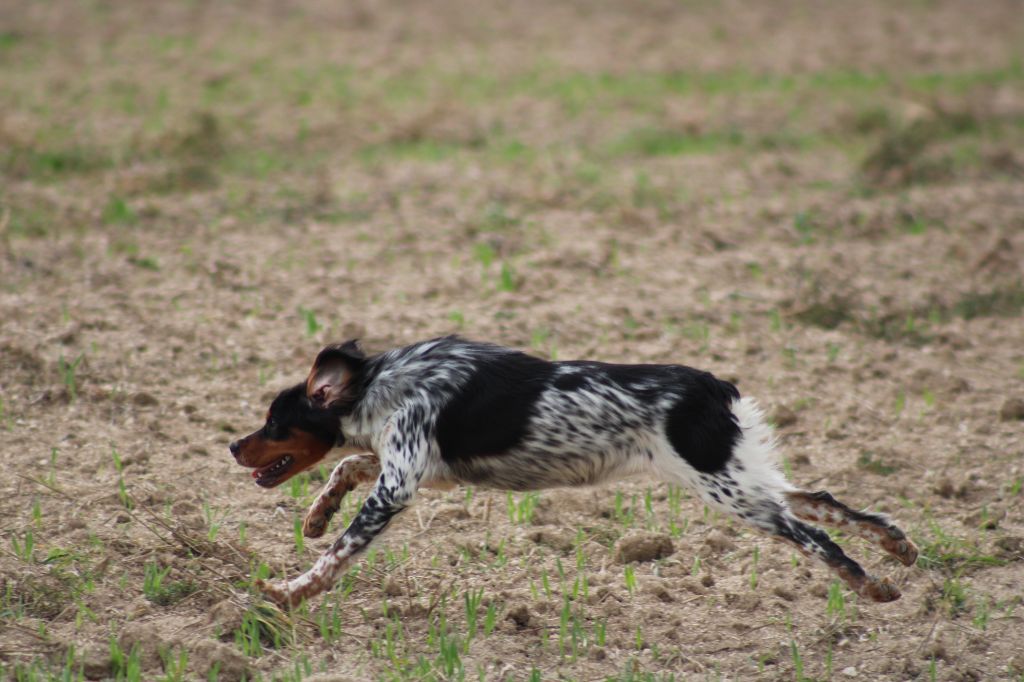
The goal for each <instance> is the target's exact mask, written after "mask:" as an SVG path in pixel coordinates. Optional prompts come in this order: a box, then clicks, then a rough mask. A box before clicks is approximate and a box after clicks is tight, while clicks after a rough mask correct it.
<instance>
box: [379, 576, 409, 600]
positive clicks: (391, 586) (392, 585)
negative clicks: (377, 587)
mask: <svg viewBox="0 0 1024 682" xmlns="http://www.w3.org/2000/svg"><path fill="white" fill-rule="evenodd" d="M381 589H382V590H384V594H386V595H388V596H389V597H400V596H401V595H403V594H405V590H403V589H402V584H401V583H400V582H399V581H398V580H396V579H395V578H388V579H387V580H385V581H384V584H383V585H381Z"/></svg>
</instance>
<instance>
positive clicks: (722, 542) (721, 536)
mask: <svg viewBox="0 0 1024 682" xmlns="http://www.w3.org/2000/svg"><path fill="white" fill-rule="evenodd" d="M704 544H705V545H707V546H708V547H710V548H711V549H713V550H715V551H716V552H731V551H733V550H734V549H736V543H735V542H733V541H732V539H731V538H729V537H728V536H727V535H726V534H725V533H723V532H721V531H719V530H713V531H711V532H710V533H708V536H707V537H706V538H704Z"/></svg>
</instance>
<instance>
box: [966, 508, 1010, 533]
mask: <svg viewBox="0 0 1024 682" xmlns="http://www.w3.org/2000/svg"><path fill="white" fill-rule="evenodd" d="M1004 518H1006V510H1005V509H989V508H987V507H983V508H982V509H979V510H978V511H976V512H973V513H971V514H968V515H966V516H964V519H963V521H964V525H965V526H969V527H971V528H983V529H985V530H995V529H996V528H998V527H999V523H1000V522H1001V521H1002V520H1003V519H1004Z"/></svg>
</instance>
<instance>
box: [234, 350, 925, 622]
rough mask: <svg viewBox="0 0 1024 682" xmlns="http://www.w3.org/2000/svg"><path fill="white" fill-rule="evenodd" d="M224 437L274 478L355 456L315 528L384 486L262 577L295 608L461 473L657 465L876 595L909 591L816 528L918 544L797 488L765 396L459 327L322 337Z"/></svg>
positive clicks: (259, 476)
mask: <svg viewBox="0 0 1024 682" xmlns="http://www.w3.org/2000/svg"><path fill="white" fill-rule="evenodd" d="M229 448H230V451H231V453H232V455H234V457H235V459H236V461H237V462H238V463H239V464H241V465H243V466H246V467H250V468H252V469H253V472H252V476H253V478H255V479H256V484H257V485H259V486H262V487H264V488H272V487H274V486H277V485H280V484H281V483H283V482H285V481H287V480H288V479H289V478H291V477H292V476H294V475H296V474H297V473H299V472H300V471H302V470H304V469H307V468H309V467H311V466H313V465H314V464H316V463H317V462H319V461H320V460H321V459H323V458H324V456H326V455H327V453H328V452H330V451H331V450H332V449H335V448H341V449H342V450H344V451H347V452H349V453H358V454H352V455H351V456H348V457H346V458H344V459H343V460H342V461H341V463H339V464H338V465H337V467H335V469H334V471H333V472H332V473H331V476H330V479H329V480H328V481H327V484H326V485H325V486H324V487H323V490H321V491H320V493H319V495H318V497H317V499H316V501H315V502H314V503H313V505H312V507H311V508H310V509H309V511H308V513H307V514H306V517H305V520H304V522H303V526H302V531H303V534H304V535H305V536H306V537H312V538H316V537H320V536H322V535H323V534H324V532H325V531H326V529H327V524H328V522H329V521H330V519H331V517H332V515H333V514H334V513H335V512H337V510H338V509H339V507H340V505H341V501H342V498H343V497H344V496H345V494H347V493H348V492H349V491H351V490H352V489H353V488H354V487H355V486H356V485H358V484H360V483H363V482H371V481H373V482H374V483H373V489H372V491H371V492H370V493H369V494H368V496H367V497H366V500H365V502H364V503H363V506H362V508H361V509H360V510H359V512H358V513H357V514H356V515H355V517H354V518H353V520H352V522H351V524H349V526H348V528H346V529H345V531H344V533H342V535H341V536H340V537H339V538H338V539H337V540H335V542H334V543H333V544H332V545H331V547H330V548H329V549H328V550H327V551H326V552H325V553H324V554H323V555H322V556H320V557H319V559H318V560H317V561H316V563H315V564H314V566H313V567H312V568H311V569H310V570H308V571H307V572H306V573H304V574H302V575H300V576H298V577H296V578H294V579H292V580H288V581H284V582H279V583H264V582H262V581H260V582H259V583H258V584H257V588H258V589H259V590H261V591H262V592H263V593H264V594H265V595H266V596H267V597H268V598H269V599H270V600H272V601H274V602H275V603H277V604H278V605H280V606H282V607H286V608H290V607H294V606H295V605H297V604H298V603H300V602H301V601H302V600H303V599H310V598H312V597H314V596H316V595H318V594H320V593H322V592H325V591H327V590H330V589H331V587H332V586H333V585H334V584H335V582H337V581H338V580H339V579H340V577H341V576H342V574H343V573H344V571H345V570H346V568H347V567H348V566H349V564H350V563H351V562H352V561H353V559H354V557H356V555H357V554H359V553H360V552H361V551H363V550H365V549H366V548H367V546H368V545H369V544H370V543H371V542H372V541H373V540H374V539H375V538H376V537H377V536H378V535H379V534H380V533H381V532H382V531H383V530H384V529H385V528H386V527H387V525H388V523H390V521H391V519H392V518H394V517H395V515H396V514H398V513H399V512H401V511H402V510H403V509H405V508H406V507H408V506H409V505H410V504H412V502H413V500H414V499H415V497H416V492H417V491H418V490H419V489H420V488H426V487H451V486H452V485H454V484H458V483H466V484H472V485H476V486H482V487H488V488H500V489H506V490H517V491H525V490H538V489H543V488H552V487H562V486H583V485H594V484H598V483H601V482H604V481H608V480H615V479H621V478H624V477H627V476H632V475H637V474H645V473H646V474H653V475H654V476H656V477H658V478H660V479H662V480H664V481H667V482H670V483H674V484H677V485H679V484H681V485H685V486H686V487H688V488H690V489H691V490H693V491H695V492H696V494H697V496H698V497H699V498H700V499H701V500H702V501H703V502H704V503H705V504H707V505H709V506H710V507H712V508H714V509H717V510H720V511H724V512H727V513H729V514H732V515H733V516H735V517H737V518H739V519H740V520H741V521H743V522H745V523H747V524H749V525H750V526H752V527H754V528H756V529H758V530H760V531H763V532H765V533H768V534H769V535H771V536H772V537H774V538H777V539H779V540H782V541H785V542H788V543H789V544H791V545H793V546H795V547H796V548H797V549H798V550H799V551H800V552H801V553H803V554H804V555H806V556H809V557H815V558H817V559H819V560H820V561H822V562H824V563H825V565H827V566H828V567H829V568H830V569H832V571H834V572H835V573H836V575H838V576H839V578H841V579H842V580H843V581H844V582H845V583H846V584H847V585H848V586H849V587H850V589H852V590H853V591H854V592H856V593H857V594H858V595H861V596H862V597H865V598H867V599H870V600H872V601H876V602H888V601H893V600H895V599H898V598H899V596H900V591H899V589H898V588H897V587H896V585H895V584H893V583H892V581H890V580H889V579H888V578H884V579H879V578H876V577H874V576H872V575H869V574H868V573H866V572H865V571H864V569H863V568H861V566H860V565H859V564H857V562H855V561H853V560H852V559H850V558H849V557H847V556H846V554H844V553H843V550H842V549H840V547H839V546H838V545H836V544H835V543H834V542H833V541H832V540H831V539H830V538H829V536H828V534H827V533H826V532H825V531H823V530H821V529H819V528H817V527H816V526H814V525H812V524H814V523H822V524H827V525H830V526H834V527H836V528H839V529H841V530H843V531H845V532H848V533H850V534H852V535H857V536H859V537H862V538H864V539H866V540H868V541H869V542H872V543H874V544H876V545H878V546H880V547H881V548H882V549H883V550H885V551H886V552H888V553H890V554H891V555H893V556H894V557H895V558H896V559H898V560H899V561H900V562H902V563H903V564H904V565H906V566H911V565H913V564H914V563H915V561H916V559H917V548H916V547H915V546H914V544H913V542H911V541H910V539H909V538H907V536H906V534H904V532H903V531H902V530H900V529H899V528H897V527H896V526H895V525H894V524H893V523H892V522H891V521H890V520H889V519H888V518H886V517H885V516H883V515H881V514H874V513H867V512H862V511H856V510H854V509H851V508H850V507H848V506H846V505H845V504H843V503H841V502H839V501H838V500H836V499H835V498H834V497H832V495H830V494H829V493H828V492H827V491H819V492H808V491H805V490H800V489H798V488H796V487H794V486H793V485H791V484H790V483H789V482H788V481H787V480H786V478H785V477H784V476H783V475H782V474H781V473H780V472H779V470H778V468H777V466H776V457H775V455H774V451H775V447H774V440H773V435H772V430H771V427H770V426H769V425H768V423H767V422H766V420H765V417H764V415H763V413H762V412H761V410H760V409H759V408H758V407H757V404H756V403H755V402H754V401H753V400H752V399H750V398H741V397H740V393H739V391H738V390H737V389H736V387H735V386H734V385H733V384H731V383H729V382H727V381H723V380H721V379H718V378H716V377H714V376H713V375H712V374H710V373H708V372H704V371H700V370H697V369H693V368H691V367H685V366H682V365H620V364H608V363H603V362H592V361H567V362H548V361H546V360H543V359H540V358H537V357H534V356H531V355H527V354H525V353H522V352H519V351H516V350H512V349H509V348H503V347H501V346H497V345H492V344H488V343H477V342H472V341H468V340H465V339H462V338H460V337H457V336H446V337H441V338H436V339H431V340H429V341H423V342H420V343H414V344H412V345H410V346H406V347H403V348H398V349H395V350H391V351H387V352H385V353H381V354H379V355H374V356H370V357H368V356H367V355H366V354H364V353H363V352H362V350H361V349H360V347H359V345H358V344H357V342H356V341H347V342H345V343H341V344H336V345H331V346H327V347H326V348H324V349H323V350H322V351H321V352H320V353H319V355H318V356H317V358H316V361H315V362H314V364H313V368H312V370H311V371H310V373H309V376H308V378H307V380H306V382H305V383H301V384H298V385H296V386H293V387H291V388H288V389H285V390H284V391H282V392H281V393H280V394H279V395H278V396H277V397H276V398H275V399H274V400H273V402H272V403H271V405H270V410H269V411H268V413H267V417H266V422H265V424H264V425H263V427H262V428H260V429H259V430H257V431H255V432H254V433H252V434H250V435H248V436H246V437H244V438H241V439H239V440H237V441H234V442H232V443H231V444H230V446H229ZM808 522H810V523H808Z"/></svg>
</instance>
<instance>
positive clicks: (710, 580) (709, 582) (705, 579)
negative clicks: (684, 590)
mask: <svg viewBox="0 0 1024 682" xmlns="http://www.w3.org/2000/svg"><path fill="white" fill-rule="evenodd" d="M700 584H701V585H703V586H704V587H714V586H715V577H714V576H713V575H711V574H710V573H705V574H704V575H702V576H701V577H700Z"/></svg>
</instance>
